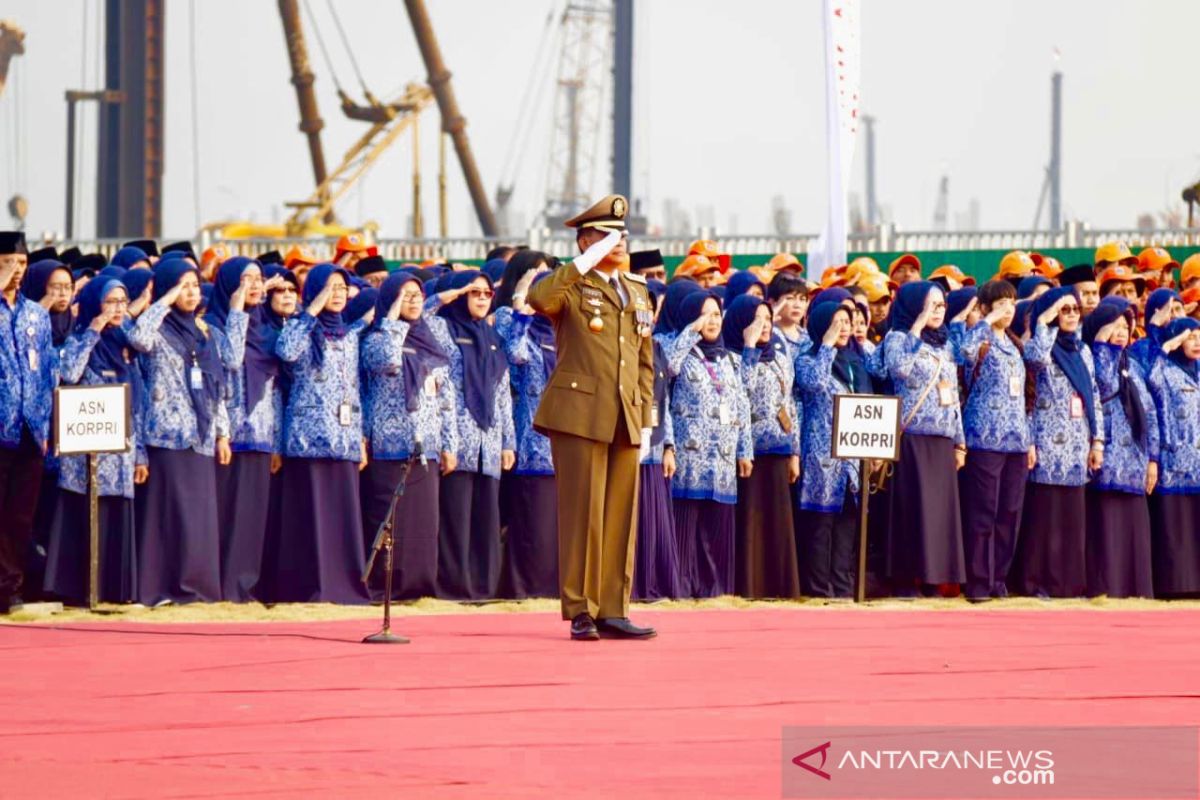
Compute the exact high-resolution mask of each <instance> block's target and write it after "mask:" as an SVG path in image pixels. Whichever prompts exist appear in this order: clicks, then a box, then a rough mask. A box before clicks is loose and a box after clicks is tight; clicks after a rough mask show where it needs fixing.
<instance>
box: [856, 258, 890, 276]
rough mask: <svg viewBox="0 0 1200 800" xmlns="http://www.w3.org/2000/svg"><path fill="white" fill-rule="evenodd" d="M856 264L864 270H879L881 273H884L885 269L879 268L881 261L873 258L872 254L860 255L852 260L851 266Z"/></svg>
mask: <svg viewBox="0 0 1200 800" xmlns="http://www.w3.org/2000/svg"><path fill="white" fill-rule="evenodd" d="M855 265H857V266H858V268H859V269H861V270H863V271H864V272H878V273H880V274H882V273H883V270H881V269H880V268H879V262H877V261H876V260H875V259H873V258H871V257H870V256H859V257H858V258H856V259H854V260H853V261H851V262H850V266H852V267H853V266H855Z"/></svg>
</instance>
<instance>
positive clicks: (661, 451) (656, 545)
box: [633, 280, 699, 600]
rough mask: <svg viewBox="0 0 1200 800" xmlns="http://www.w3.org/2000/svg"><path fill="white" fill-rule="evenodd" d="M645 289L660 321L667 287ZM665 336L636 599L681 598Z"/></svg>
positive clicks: (642, 493) (646, 462) (647, 446)
mask: <svg viewBox="0 0 1200 800" xmlns="http://www.w3.org/2000/svg"><path fill="white" fill-rule="evenodd" d="M684 283H690V282H688V281H685V282H684ZM692 285H693V286H695V284H692ZM696 288H697V289H699V287H698V286H697V287H696ZM646 290H647V291H648V292H649V293H650V297H651V298H652V299H653V300H654V313H655V324H656V325H657V323H658V320H659V319H660V318H661V316H662V314H663V311H664V309H665V300H666V296H667V286H666V284H664V283H663V282H662V281H656V280H648V281H646ZM666 335H667V334H661V335H660V334H656V335H655V336H654V340H653V345H654V410H653V411H652V412H651V422H652V423H653V424H652V425H651V427H650V431H649V435H648V436H647V435H645V432H643V435H642V448H641V473H640V475H639V476H638V534H637V535H638V540H637V563H636V565H635V566H634V570H633V598H634V599H635V600H660V599H664V598H671V597H679V548H678V543H677V541H676V538H675V513H674V510H673V509H672V507H671V478H672V477H673V476H674V475H675V430H674V426H673V424H672V422H671V402H670V400H671V377H670V374H669V369H668V366H667V356H666V351H665V350H664V349H663V337H664V336H666ZM673 335H674V334H673V333H672V334H671V336H673Z"/></svg>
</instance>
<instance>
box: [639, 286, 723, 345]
mask: <svg viewBox="0 0 1200 800" xmlns="http://www.w3.org/2000/svg"><path fill="white" fill-rule="evenodd" d="M696 292H704V294H706V295H707V294H708V292H705V291H704V289H702V288H701V287H700V284H698V283H696V282H695V281H691V280H683V279H680V280H676V281H671V283H669V284H667V299H666V300H665V301H663V308H662V311H661V312H660V313H659V315H658V323H657V324H656V325H655V326H654V332H655V333H665V334H677V333H679V332H680V331H681V330H683V329H684V327H685V326H686V325H687V323H685V322H680V319H679V318H680V310H681V308H682V305H683V301H684V298H686V297H688V296H689V295H692V294H695V293H696ZM714 296H715V295H714ZM717 302H720V301H719V300H718V301H717ZM697 313H699V312H697ZM692 319H693V320H694V319H695V317H693V318H692Z"/></svg>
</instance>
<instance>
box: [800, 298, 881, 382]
mask: <svg viewBox="0 0 1200 800" xmlns="http://www.w3.org/2000/svg"><path fill="white" fill-rule="evenodd" d="M839 311H843V312H845V314H846V320H847V321H848V322H851V323H853V321H854V313H853V311H852V310H851V309H850V308H847V307H846V306H845V305H844V304H842V303H833V302H824V303H817V304H816V305H815V306H813V307H812V308H811V309H810V310H809V312H808V325H807V331H808V338H809V339H811V340H812V347H811V349H810V350H809V352H810V353H812V354H813V355H814V356H815V355H816V354H817V352H818V351H819V350H820V349H821V345H822V344H824V339H825V334H826V333H828V331H829V326H830V325H832V324H833V318H834V317H835V316H837V313H838V312H839ZM856 345H857V342H855V341H854V334H853V333H851V335H850V339H849V341H847V343H846V346H845V347H837V348H835V349H836V350H837V355H836V356H834V359H833V376H834V377H835V378H837V379H838V380H839V381H841V382H842V383H843V384H845V385H846V386H847V387H848V388H849V389H850V391H852V392H855V393H856V394H870V393H871V389H872V387H871V377H870V376H869V375H868V374H867V369H866V366H865V365H864V364H863V359H862V355H861V353H860V352H859V351H858V348H857V347H856Z"/></svg>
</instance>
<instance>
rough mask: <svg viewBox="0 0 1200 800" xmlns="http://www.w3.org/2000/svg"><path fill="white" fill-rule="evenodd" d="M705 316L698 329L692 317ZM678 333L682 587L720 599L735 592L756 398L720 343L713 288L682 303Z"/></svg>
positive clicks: (675, 398) (675, 409) (674, 409)
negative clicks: (741, 486) (739, 510)
mask: <svg viewBox="0 0 1200 800" xmlns="http://www.w3.org/2000/svg"><path fill="white" fill-rule="evenodd" d="M700 320H703V322H702V323H701V324H702V327H701V329H700V331H699V332H697V330H696V328H695V327H694V325H693V323H696V322H698V321H700ZM677 321H678V323H679V324H680V325H682V326H685V327H683V329H682V330H681V332H680V333H679V335H678V336H677V337H676V339H677V342H676V344H678V346H680V347H683V346H687V348H688V349H687V356H686V357H685V358H684V360H683V363H682V365H681V367H680V369H679V372H678V374H676V375H674V376H673V377H674V379H675V382H674V385H673V387H672V389H671V418H672V420H673V422H674V425H675V457H676V460H677V462H678V471H677V472H676V473H675V479H674V483H673V484H672V486H671V492H672V494H673V495H674V497H675V535H676V537H677V539H678V543H679V562H680V570H679V571H680V593H681V594H682V596H684V597H716V596H718V595H723V594H730V593H732V592H733V590H734V512H733V509H734V504H735V503H736V502H737V479H738V478H739V477H741V478H748V477H750V473H751V471H752V469H753V467H754V439H753V437H752V436H751V432H750V401H749V400H748V399H747V398H746V392H745V389H744V387H743V385H742V378H741V372H740V368H739V365H738V363H737V362H736V361H735V360H734V359H733V358H732V357H731V356H730V355H729V353H728V351H726V350H725V347H724V345H723V343H722V341H721V307H720V305H719V303H718V301H717V298H716V296H715V295H713V294H712V293H710V292H706V291H701V292H693V293H691V294H689V295H687V297H685V298H684V299H683V301H682V303H681V306H680V313H679V318H678V320H677Z"/></svg>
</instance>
